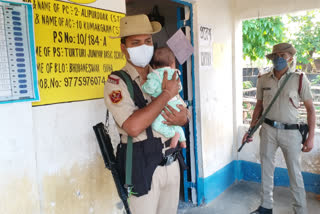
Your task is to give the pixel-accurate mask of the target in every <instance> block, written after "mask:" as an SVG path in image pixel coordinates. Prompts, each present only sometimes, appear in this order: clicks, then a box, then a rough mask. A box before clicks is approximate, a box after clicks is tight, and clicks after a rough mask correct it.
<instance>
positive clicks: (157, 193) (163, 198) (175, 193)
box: [129, 160, 180, 214]
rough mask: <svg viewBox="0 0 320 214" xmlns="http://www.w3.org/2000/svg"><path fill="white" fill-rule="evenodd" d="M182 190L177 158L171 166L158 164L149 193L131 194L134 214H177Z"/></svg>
mask: <svg viewBox="0 0 320 214" xmlns="http://www.w3.org/2000/svg"><path fill="white" fill-rule="evenodd" d="M179 190H180V168H179V162H178V161H177V160H176V161H174V162H173V163H172V164H170V165H169V166H158V167H157V168H156V170H155V171H154V174H153V176H152V183H151V190H150V191H149V192H148V194H147V195H143V196H140V197H135V196H131V197H130V199H129V207H130V210H131V212H132V214H176V213H177V210H178V202H179V192H180V191H179Z"/></svg>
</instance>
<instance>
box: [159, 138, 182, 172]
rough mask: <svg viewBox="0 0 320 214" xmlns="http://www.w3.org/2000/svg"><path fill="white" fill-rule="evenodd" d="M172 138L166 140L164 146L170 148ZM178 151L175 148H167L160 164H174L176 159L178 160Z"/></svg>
mask: <svg viewBox="0 0 320 214" xmlns="http://www.w3.org/2000/svg"><path fill="white" fill-rule="evenodd" d="M170 143H171V139H169V140H167V141H166V142H164V148H168V147H169V146H170ZM178 153H179V152H178V151H177V149H175V148H170V149H167V151H166V152H165V155H164V156H163V158H162V161H161V163H159V165H160V166H169V165H170V164H172V163H173V162H174V161H175V160H177V157H178Z"/></svg>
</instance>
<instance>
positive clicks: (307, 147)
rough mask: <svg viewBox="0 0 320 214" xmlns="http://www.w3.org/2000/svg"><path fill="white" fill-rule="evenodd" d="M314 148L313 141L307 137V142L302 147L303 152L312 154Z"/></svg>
mask: <svg viewBox="0 0 320 214" xmlns="http://www.w3.org/2000/svg"><path fill="white" fill-rule="evenodd" d="M312 148H313V139H310V138H309V137H307V140H306V141H305V142H304V144H303V146H302V151H303V152H310V151H311V150H312Z"/></svg>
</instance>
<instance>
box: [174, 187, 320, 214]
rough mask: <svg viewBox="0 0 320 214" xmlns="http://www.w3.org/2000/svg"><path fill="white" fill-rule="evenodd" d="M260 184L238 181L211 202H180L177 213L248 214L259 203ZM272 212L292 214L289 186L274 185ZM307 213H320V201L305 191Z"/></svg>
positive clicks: (314, 195)
mask: <svg viewBox="0 0 320 214" xmlns="http://www.w3.org/2000/svg"><path fill="white" fill-rule="evenodd" d="M259 192H260V184H259V183H255V182H246V181H240V182H238V183H236V184H233V185H232V186H231V187H230V188H228V189H227V190H226V191H225V192H224V193H222V194H221V195H219V196H218V197H217V198H216V199H215V200H213V201H212V202H211V203H209V204H206V205H204V206H200V207H193V206H192V205H190V204H187V203H183V202H181V203H180V204H179V210H178V214H192V213H195V214H249V213H250V212H251V211H253V210H255V209H256V208H257V207H258V206H259V205H260V195H259ZM274 201H275V207H274V209H273V213H274V214H293V210H292V208H291V194H290V190H289V188H286V187H275V190H274ZM307 203H308V210H309V214H320V201H319V200H317V199H316V194H314V193H307Z"/></svg>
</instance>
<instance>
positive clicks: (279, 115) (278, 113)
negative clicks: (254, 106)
mask: <svg viewBox="0 0 320 214" xmlns="http://www.w3.org/2000/svg"><path fill="white" fill-rule="evenodd" d="M288 72H293V71H292V70H288ZM288 72H286V73H285V74H284V75H283V76H282V77H281V78H280V80H278V79H277V78H276V76H275V75H274V72H273V71H270V72H269V73H266V74H263V75H262V76H261V77H259V79H258V82H257V100H262V101H263V109H264V110H266V108H267V107H268V105H269V104H270V102H271V100H272V99H273V97H274V95H275V94H276V92H277V90H278V89H279V88H280V86H281V84H282V82H283V81H284V80H285V78H286V75H288ZM300 74H301V73H300V72H293V74H292V75H291V77H290V79H289V80H288V82H287V83H286V85H285V86H284V88H283V89H282V91H281V93H280V95H279V97H278V98H277V99H276V101H275V102H274V103H273V105H272V107H271V109H270V111H269V113H268V114H267V116H266V118H268V119H270V120H275V121H279V122H282V123H289V124H293V123H297V122H298V115H299V112H298V108H299V106H300V101H302V102H304V101H306V100H309V99H312V93H311V87H310V82H309V81H308V78H307V77H306V75H305V74H303V80H302V87H301V92H300V94H298V89H299V78H300Z"/></svg>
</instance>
